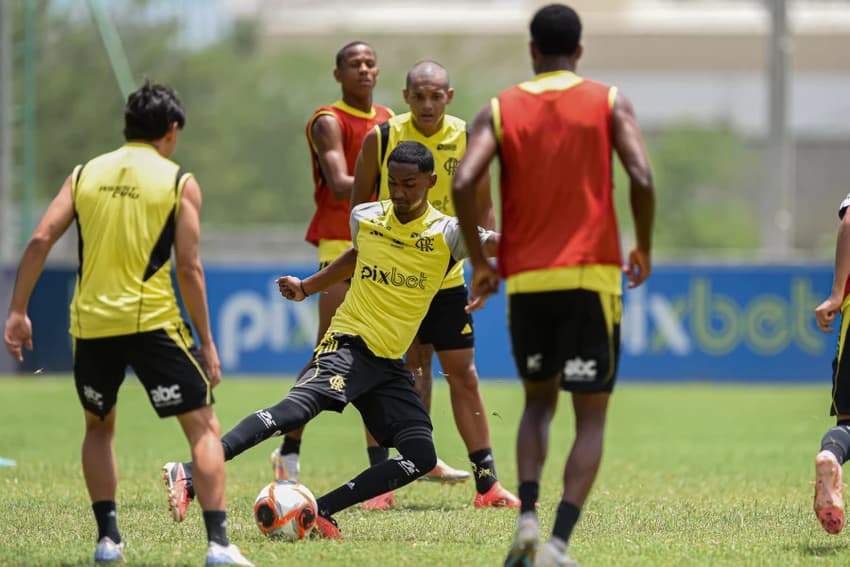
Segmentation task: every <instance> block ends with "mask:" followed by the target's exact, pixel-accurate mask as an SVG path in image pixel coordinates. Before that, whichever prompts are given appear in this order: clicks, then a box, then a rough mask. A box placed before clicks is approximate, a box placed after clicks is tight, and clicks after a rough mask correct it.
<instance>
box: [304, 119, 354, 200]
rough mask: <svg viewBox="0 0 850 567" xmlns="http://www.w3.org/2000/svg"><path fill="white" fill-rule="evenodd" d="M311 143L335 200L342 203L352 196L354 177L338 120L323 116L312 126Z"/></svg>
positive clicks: (314, 121)
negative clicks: (351, 173)
mask: <svg viewBox="0 0 850 567" xmlns="http://www.w3.org/2000/svg"><path fill="white" fill-rule="evenodd" d="M310 138H311V139H310V142H311V144H312V145H313V149H314V151H315V152H316V156H317V157H318V158H319V167H320V168H321V169H322V175H323V176H324V178H325V181H327V184H328V188H329V189H330V190H331V193H332V194H333V196H334V199H336V200H338V201H342V200H343V199H348V198H349V197H350V196H351V185H352V183H353V182H354V177H353V176H351V175H349V174H348V164H347V163H346V161H345V147H344V146H343V142H342V128H341V127H340V125H339V122H337V120H336V118H334V117H333V116H331V115H329V114H323V115H321V116H319V117H318V118H316V119H315V120H313V125H312V126H310Z"/></svg>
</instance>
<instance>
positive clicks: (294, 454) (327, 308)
mask: <svg viewBox="0 0 850 567" xmlns="http://www.w3.org/2000/svg"><path fill="white" fill-rule="evenodd" d="M328 263H330V262H323V263H320V264H319V269H322V268H323V267H324V266H326V265H327V264H328ZM349 287H351V284H350V283H349V282H348V281H344V282H339V283H336V284H334V285H332V286H330V287H329V288H328V289H326V290H324V291H323V292H322V293H320V294H319V298H318V303H319V329H318V333H317V335H318V336H317V337H316V344H319V343H320V342H322V339H323V338H324V336H325V333H327V331H328V327H330V324H331V319H332V318H333V316H334V313H336V310H337V308H338V307H339V306H340V305H341V304H342V301H343V300H344V299H345V294H346V293H347V292H348V288H349ZM311 364H312V361H309V362H307V364H306V365H305V366H304V368H302V369H301V372H299V373H298V375H299V376H301V375H303V374H304V373H305V372H306V371H307V370H308V369H309V367H310V365H311ZM303 436H304V428H303V427H299V428H298V429H295V430H293V431H290V432H289V433H287V434H286V435H284V437H283V442H282V443H281V445H280V447H279V448H278V449H275V450H274V451H272V454H271V461H272V469H273V470H274V475H275V478H276V479H278V480H286V479H290V480H295V481H297V480H298V478H299V476H300V474H301V439H302V437H303Z"/></svg>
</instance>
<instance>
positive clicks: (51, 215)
mask: <svg viewBox="0 0 850 567" xmlns="http://www.w3.org/2000/svg"><path fill="white" fill-rule="evenodd" d="M73 220H74V200H73V197H72V195H71V176H70V175H69V176H68V177H67V178H66V179H65V183H63V184H62V187H61V188H60V189H59V193H57V195H56V197H54V198H53V201H52V202H51V203H50V206H49V207H47V211H46V212H45V213H44V217H43V218H42V219H41V222H40V223H38V226H37V227H36V229H35V231H33V233H32V237H31V238H30V241H29V243H27V247H26V249H25V250H24V254H23V257H22V258H21V264H20V267H19V268H18V275H17V277H16V278H15V289H14V291H13V292H12V302H11V304H10V306H9V317H8V318H7V319H6V328H5V330H4V332H3V341H4V342H5V343H6V350H8V351H9V354H10V355H12V357H13V358H14V359H15V360H17V361H18V362H22V361H23V360H24V355H23V352H22V349H23V347H26V348H27V349H28V350H32V323H31V322H30V319H29V317H28V316H27V308H28V306H29V301H30V296H31V295H32V290H33V288H34V287H35V282H37V281H38V277H39V275H41V270H42V269H43V268H44V262H45V260H46V259H47V255H48V254H49V253H50V249H51V248H53V245H54V244H55V243H56V241H57V240H58V239H59V237H60V236H62V235H63V234H65V231H66V230H68V227H69V226H70V225H71V221H73Z"/></svg>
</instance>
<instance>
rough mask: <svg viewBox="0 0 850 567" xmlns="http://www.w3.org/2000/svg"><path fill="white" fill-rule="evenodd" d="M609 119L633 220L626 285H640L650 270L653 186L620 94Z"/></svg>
mask: <svg viewBox="0 0 850 567" xmlns="http://www.w3.org/2000/svg"><path fill="white" fill-rule="evenodd" d="M612 121H613V123H612V133H613V145H614V149H615V150H616V152H617V155H618V156H619V158H620V161H621V162H622V164H623V167H624V168H625V170H626V174H627V175H628V176H629V199H630V201H631V206H632V217H633V218H634V221H635V240H636V246H635V248H634V250H632V251H631V252H629V258H628V262H627V264H626V265H625V266H623V271H624V272H625V274H626V277H627V278H628V280H629V284H628V287H630V288H632V287H636V286H638V285H640V284H642V283H643V282H644V281H645V280H646V278H648V277H649V274H650V272H651V271H652V261H651V253H652V225H653V221H654V218H655V188H654V186H653V182H652V171H651V170H650V167H649V158H648V157H647V154H646V147H645V145H644V143H643V136H642V135H641V132H640V127H639V126H638V123H637V118H636V117H635V109H634V106H632V103H631V101H630V100H629V99H628V98H626V97H625V96H624V95H622V94H617V98H616V99H615V101H614V110H613V116H612Z"/></svg>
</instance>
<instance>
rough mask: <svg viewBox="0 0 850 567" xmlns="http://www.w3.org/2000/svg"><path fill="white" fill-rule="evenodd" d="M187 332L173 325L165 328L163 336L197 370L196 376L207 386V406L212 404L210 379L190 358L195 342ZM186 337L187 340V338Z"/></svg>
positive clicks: (177, 324) (192, 357) (194, 360)
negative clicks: (165, 335)
mask: <svg viewBox="0 0 850 567" xmlns="http://www.w3.org/2000/svg"><path fill="white" fill-rule="evenodd" d="M188 331H189V330H188V329H186V328H185V326H184V325H183V323H176V324H174V325H169V326H168V327H166V328H165V334H167V335H168V338H170V339H171V340H172V341H174V344H176V345H177V346H178V347H180V350H182V351H183V354H185V355H186V358H187V359H189V362H191V363H192V366H194V367H195V368H196V369H197V370H198V374H199V375H200V376H201V379H202V380H203V381H204V384H206V385H207V395H206V398H205V399H206V403H207V405H209V404H210V403H211V402H212V387H211V386H210V379H209V378H207V373H206V372H205V371H204V369H203V368H202V367H201V365H200V364H198V361H197V360H196V359H195V357H194V356H192V353H191V352H190V351H189V349H190V348H192V345H194V344H195V340H194V339H193V338H192V334H191V333H189V332H188ZM186 335H188V338H187V336H186Z"/></svg>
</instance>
